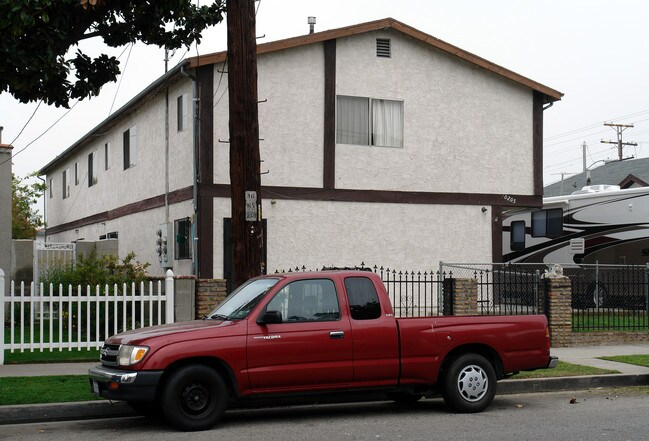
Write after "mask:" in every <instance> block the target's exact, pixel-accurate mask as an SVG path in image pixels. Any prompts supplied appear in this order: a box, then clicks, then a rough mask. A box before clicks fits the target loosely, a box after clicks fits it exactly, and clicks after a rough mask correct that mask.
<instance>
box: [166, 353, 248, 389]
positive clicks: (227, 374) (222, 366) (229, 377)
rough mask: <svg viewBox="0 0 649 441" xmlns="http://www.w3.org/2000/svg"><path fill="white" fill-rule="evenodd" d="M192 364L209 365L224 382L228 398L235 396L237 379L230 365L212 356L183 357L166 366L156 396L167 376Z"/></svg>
mask: <svg viewBox="0 0 649 441" xmlns="http://www.w3.org/2000/svg"><path fill="white" fill-rule="evenodd" d="M192 364H200V365H204V366H209V367H211V368H212V369H214V370H215V371H216V372H218V373H219V375H221V377H222V378H223V381H224V382H225V387H226V388H227V390H228V397H229V398H230V399H234V398H236V396H237V391H238V390H239V389H238V387H237V380H236V377H235V376H234V373H233V372H232V369H230V366H228V365H227V363H225V362H224V361H223V360H220V359H218V358H212V357H195V358H184V359H182V360H177V361H175V362H173V363H172V364H170V365H169V366H167V368H166V369H165V370H164V373H163V374H162V378H161V379H160V383H159V386H158V390H157V391H156V396H158V397H159V395H160V393H161V392H162V387H164V384H166V382H167V378H169V376H171V375H172V374H173V373H174V372H176V371H177V370H178V369H181V368H183V367H185V366H188V365H192Z"/></svg>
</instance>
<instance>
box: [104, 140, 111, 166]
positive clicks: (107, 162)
mask: <svg viewBox="0 0 649 441" xmlns="http://www.w3.org/2000/svg"><path fill="white" fill-rule="evenodd" d="M109 168H110V142H107V143H105V144H104V170H108V169H109Z"/></svg>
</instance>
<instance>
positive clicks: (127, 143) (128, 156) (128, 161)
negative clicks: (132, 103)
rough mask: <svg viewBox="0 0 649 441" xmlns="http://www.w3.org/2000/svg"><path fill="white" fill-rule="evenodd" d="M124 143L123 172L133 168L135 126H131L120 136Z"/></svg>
mask: <svg viewBox="0 0 649 441" xmlns="http://www.w3.org/2000/svg"><path fill="white" fill-rule="evenodd" d="M122 139H123V142H124V149H123V151H124V170H127V169H129V168H131V167H133V166H135V164H136V161H135V158H137V126H135V125H134V126H132V127H130V128H129V129H128V130H126V131H125V132H124V133H123V134H122Z"/></svg>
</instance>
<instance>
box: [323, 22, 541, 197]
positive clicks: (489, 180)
mask: <svg viewBox="0 0 649 441" xmlns="http://www.w3.org/2000/svg"><path fill="white" fill-rule="evenodd" d="M376 38H390V39H391V44H392V57H391V58H378V57H377V56H376V52H375V47H376ZM336 66H337V72H336V83H337V94H339V95H353V96H364V97H371V98H383V99H391V100H401V101H403V107H404V121H405V122H404V147H403V148H386V147H367V146H355V145H340V144H339V145H338V146H337V149H336V186H337V187H338V188H368V189H369V188H374V189H379V190H399V191H433V192H462V193H495V194H533V174H532V170H533V163H532V99H533V95H532V91H531V90H530V89H527V88H524V87H523V86H520V85H516V84H515V83H514V82H512V81H509V80H506V79H503V78H501V77H499V76H496V75H495V74H492V73H490V72H487V71H485V70H484V69H481V68H477V67H474V66H472V65H470V64H469V63H467V62H465V61H461V60H459V59H457V58H456V57H453V56H451V55H448V54H446V53H444V52H441V51H439V50H433V49H431V48H430V47H428V46H426V45H424V44H423V43H421V42H416V41H414V40H412V39H410V38H409V37H406V36H403V35H401V34H399V33H397V32H394V31H383V32H374V33H370V34H364V35H359V36H355V37H354V38H343V39H340V40H338V42H337V61H336ZM359 72H360V73H362V74H360V75H359V74H358V73H359Z"/></svg>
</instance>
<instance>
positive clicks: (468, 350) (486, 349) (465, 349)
mask: <svg viewBox="0 0 649 441" xmlns="http://www.w3.org/2000/svg"><path fill="white" fill-rule="evenodd" d="M464 354H478V355H482V356H483V357H484V358H486V359H487V360H488V361H489V363H491V365H492V366H493V368H494V371H495V372H496V378H497V379H498V380H500V379H502V378H503V377H504V376H505V375H504V372H503V364H502V360H501V359H500V355H498V352H496V351H495V350H494V349H493V348H492V347H490V346H487V345H482V344H470V345H463V346H458V347H457V348H454V349H453V350H452V351H450V352H449V353H448V354H446V357H444V361H443V362H442V367H441V369H440V374H441V375H440V378H441V377H442V376H443V375H444V374H445V372H446V369H448V366H449V365H450V364H451V363H452V362H453V360H455V359H456V358H458V357H459V356H461V355H464Z"/></svg>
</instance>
